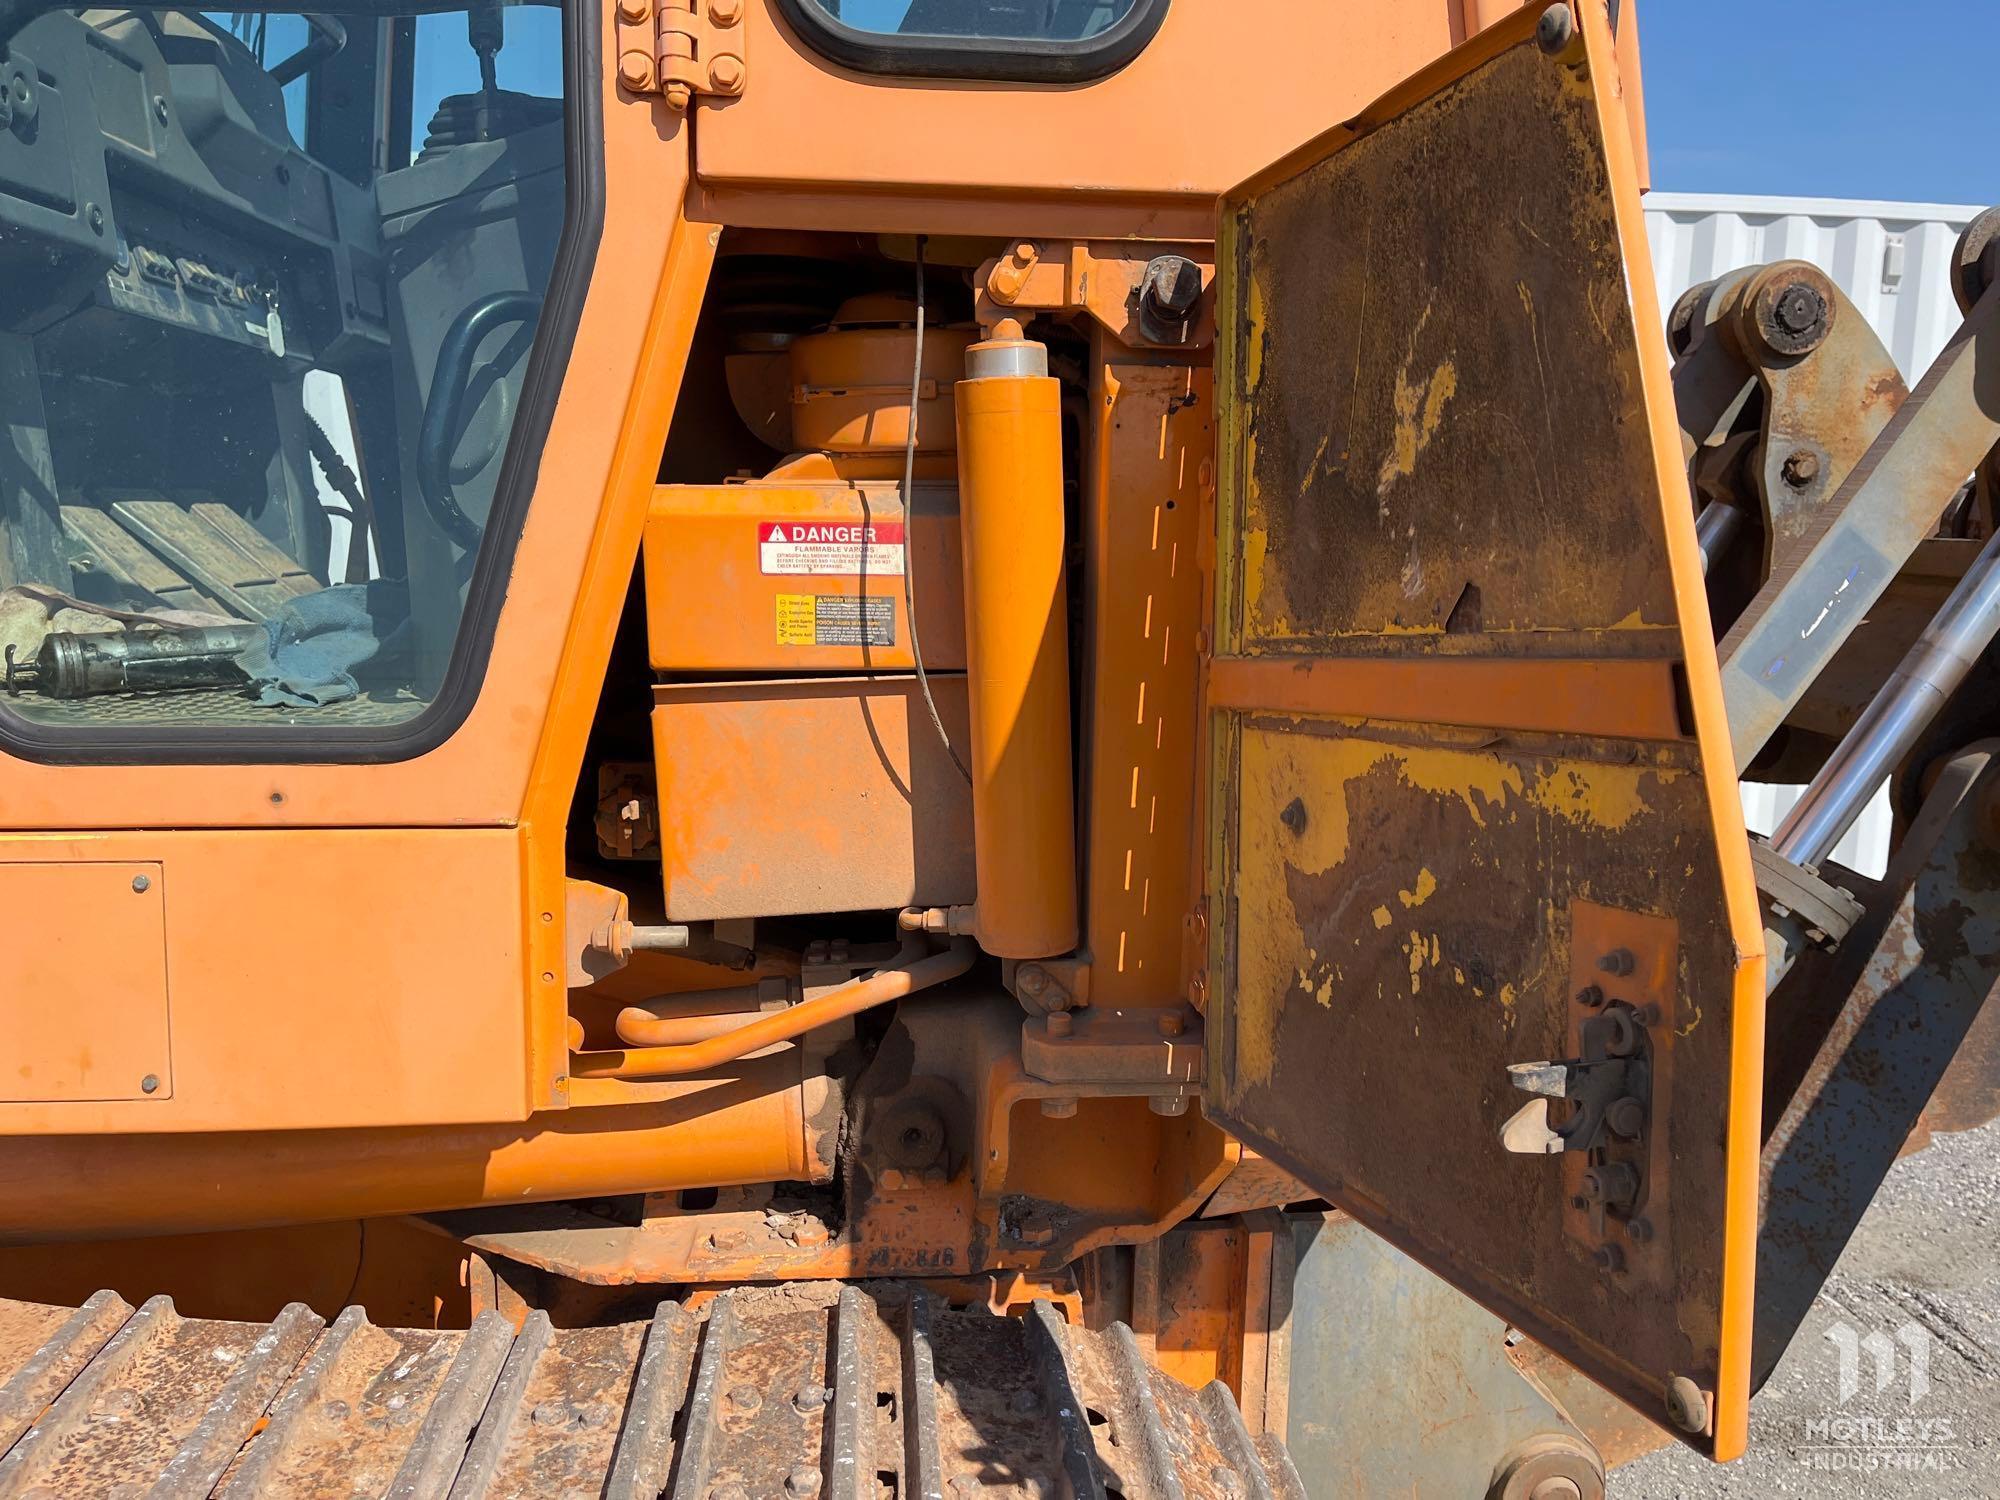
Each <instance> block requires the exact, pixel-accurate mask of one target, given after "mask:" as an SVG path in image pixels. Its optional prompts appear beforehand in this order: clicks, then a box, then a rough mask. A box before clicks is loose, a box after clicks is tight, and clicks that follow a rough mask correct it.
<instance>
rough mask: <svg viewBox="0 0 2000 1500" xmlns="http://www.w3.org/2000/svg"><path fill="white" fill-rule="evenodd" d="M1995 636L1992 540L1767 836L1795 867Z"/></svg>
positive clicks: (1869, 787) (1873, 783)
mask: <svg viewBox="0 0 2000 1500" xmlns="http://www.w3.org/2000/svg"><path fill="white" fill-rule="evenodd" d="M1996 632H2000V536H1995V537H1993V538H1991V539H1990V540H1989V541H1988V542H1987V543H1986V545H1985V546H1984V547H1982V548H1981V549H1980V551H1979V555H1978V557H1976V558H1975V559H1973V562H1972V566H1971V567H1969V568H1967V569H1966V570H1965V576H1964V577H1963V578H1961V579H1960V580H1959V581H1958V586H1957V587H1956V588H1954V589H1953V590H1952V591H1951V597H1950V598H1948V599H1946V600H1945V602H1944V605H1943V607H1941V608H1940V609H1939V610H1938V612H1937V614H1936V615H1935V616H1934V617H1933V618H1932V620H1931V623H1930V624H1929V625H1928V626H1926V627H1925V629H1924V633H1923V634H1922V635H1921V636H1919V637H1918V638H1917V643H1916V644H1915V645H1914V646H1912V647H1911V648H1910V650H1909V653H1908V654H1907V655H1906V656H1904V658H1903V659H1902V661H1901V662H1899V663H1898V664H1897V666H1896V670H1895V671H1894V672H1893V673H1892V674H1891V675H1890V677H1889V680H1888V681H1887V682H1886V683H1884V684H1883V685H1882V688H1881V689H1880V691H1878V692H1877V693H1876V694H1875V697H1874V699H1873V700H1872V701H1871V702H1870V703H1869V705H1868V707H1867V708H1866V709H1864V710H1863V711H1862V714H1861V717H1860V718H1859V719H1857V720H1855V723H1854V727H1853V728H1852V729H1850V730H1848V731H1847V734H1846V736H1845V738H1843V739H1842V740H1841V742H1840V744H1839V745H1838V746H1836V747H1835V749H1834V752H1833V754H1832V755H1830V756H1828V757H1827V761H1826V764H1825V765H1824V766H1822V767H1820V772H1819V775H1817V776H1815V777H1814V778H1813V780H1812V785H1810V786H1809V787H1807V788H1806V790H1805V795H1803V796H1802V797H1800V798H1799V800H1798V801H1797V803H1795V804H1794V805H1793V807H1792V810H1791V811H1790V812H1788V813H1787V814H1786V815H1785V819H1784V821H1783V822H1782V823H1780V824H1779V825H1778V828H1777V831H1776V832H1775V833H1773V834H1772V835H1771V848H1772V849H1773V850H1774V851H1775V852H1777V853H1779V854H1782V855H1783V856H1784V857H1785V858H1786V859H1789V860H1791V861H1793V862H1794V863H1796V864H1803V865H1817V864H1818V863H1819V862H1820V861H1821V860H1823V859H1825V858H1826V857H1827V856H1828V855H1829V854H1831V853H1832V852H1833V848H1834V845H1836V844H1838V843H1839V842H1840V840H1841V838H1842V836H1843V835H1845V834H1846V832H1847V830H1848V829H1850V828H1852V827H1853V826H1854V820H1855V819H1856V818H1858V817H1860V816H1861V810H1862V809H1863V808H1864V807H1866V806H1867V805H1868V799H1869V798H1870V797H1873V796H1874V795H1875V789H1876V788H1877V787H1879V786H1880V785H1881V784H1882V783H1883V781H1884V780H1886V779H1887V778H1888V776H1889V773H1890V772H1891V771H1893V770H1894V769H1895V768H1896V765H1897V763H1898V762H1899V761H1901V760H1902V758H1903V757H1904V756H1905V755H1908V754H1909V753H1910V750H1911V749H1912V748H1913V747H1914V746H1915V745H1916V743H1917V741H1918V739H1920V738H1921V737H1922V735H1923V732H1924V731H1925V730H1926V729H1928V728H1929V727H1930V723H1931V721H1932V720H1933V719H1935V718H1936V717H1937V715H1938V710H1939V709H1941V708H1943V707H1944V705H1945V703H1946V702H1947V700H1949V699H1950V697H1951V695H1952V694H1953V693H1954V692H1956V691H1957V690H1958V687H1959V685H1960V684H1961V683H1963V682H1964V681H1965V678H1966V674H1967V673H1969V672H1970V671H1971V670H1972V667H1973V664H1974V663H1975V662H1977V661H1978V660H1979V658H1980V656H1981V655H1982V654H1983V653H1984V652H1985V650H1986V648H1987V647H1988V646H1990V645H1992V644H1993V637H1994V635H1995V633H1996Z"/></svg>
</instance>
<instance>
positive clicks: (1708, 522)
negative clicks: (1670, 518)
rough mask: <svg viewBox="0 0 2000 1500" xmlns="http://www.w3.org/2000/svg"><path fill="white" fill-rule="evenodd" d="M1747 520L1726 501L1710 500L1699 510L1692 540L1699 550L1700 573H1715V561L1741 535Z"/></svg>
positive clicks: (1695, 519)
mask: <svg viewBox="0 0 2000 1500" xmlns="http://www.w3.org/2000/svg"><path fill="white" fill-rule="evenodd" d="M1748 519H1749V518H1748V517H1747V516H1745V515H1744V514H1743V512H1742V511H1741V510H1739V509H1738V508H1737V507H1736V506H1734V505H1731V504H1730V503H1729V502H1728V501H1726V500H1711V501H1709V502H1708V504H1706V505H1704V506H1703V507H1702V508H1701V514H1700V515H1698V516H1696V517H1695V518H1694V539H1695V542H1696V544H1697V545H1698V546H1699V547H1700V548H1701V570H1702V572H1704V573H1713V572H1714V571H1715V560H1716V559H1717V558H1719V557H1721V556H1722V554H1723V553H1725V552H1727V551H1728V550H1729V547H1730V544H1731V543H1733V542H1734V541H1735V540H1736V538H1737V537H1739V536H1741V535H1742V534H1743V523H1744V521H1746V520H1748Z"/></svg>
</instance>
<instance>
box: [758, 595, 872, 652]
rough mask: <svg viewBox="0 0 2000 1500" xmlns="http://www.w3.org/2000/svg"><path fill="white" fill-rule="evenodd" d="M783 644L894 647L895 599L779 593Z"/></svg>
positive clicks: (779, 628)
mask: <svg viewBox="0 0 2000 1500" xmlns="http://www.w3.org/2000/svg"><path fill="white" fill-rule="evenodd" d="M778 644H779V645H780V646H893V645H895V644H896V601H895V600H894V599H857V598H855V597H853V596H852V595H850V594H780V595H778Z"/></svg>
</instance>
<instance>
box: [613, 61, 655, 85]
mask: <svg viewBox="0 0 2000 1500" xmlns="http://www.w3.org/2000/svg"><path fill="white" fill-rule="evenodd" d="M618 81H619V82H620V83H622V84H624V85H625V87H626V88H628V89H630V90H631V91H632V92H633V93H635V94H643V93H644V92H645V91H646V90H647V89H649V88H651V87H652V86H653V65H652V63H651V62H649V61H648V60H647V58H646V54H645V53H643V52H627V53H626V54H625V55H624V56H622V57H620V58H619V59H618Z"/></svg>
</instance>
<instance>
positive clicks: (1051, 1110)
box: [1042, 1099, 1076, 1120]
mask: <svg viewBox="0 0 2000 1500" xmlns="http://www.w3.org/2000/svg"><path fill="white" fill-rule="evenodd" d="M1042 1113H1043V1114H1044V1115H1046V1116H1047V1117H1048V1118H1049V1119H1051V1120H1067V1119H1069V1118H1071V1117H1072V1116H1074V1115H1075V1114H1076V1100H1074V1099H1044V1100H1043V1101H1042Z"/></svg>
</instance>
